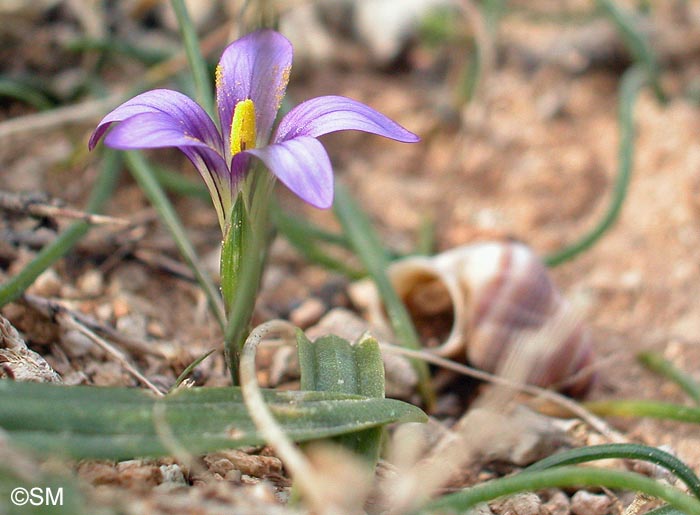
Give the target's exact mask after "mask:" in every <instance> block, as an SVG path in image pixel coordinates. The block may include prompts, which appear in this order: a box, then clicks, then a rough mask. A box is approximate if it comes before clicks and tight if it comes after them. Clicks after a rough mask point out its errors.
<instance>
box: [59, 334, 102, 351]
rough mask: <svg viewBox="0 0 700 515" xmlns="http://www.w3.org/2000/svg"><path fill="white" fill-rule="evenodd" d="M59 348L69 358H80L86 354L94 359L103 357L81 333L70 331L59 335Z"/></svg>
mask: <svg viewBox="0 0 700 515" xmlns="http://www.w3.org/2000/svg"><path fill="white" fill-rule="evenodd" d="M61 348H62V349H63V350H64V351H65V353H66V354H68V355H69V356H70V357H71V358H80V357H82V356H85V355H87V354H92V355H93V356H95V357H101V356H104V353H103V352H102V351H101V350H100V349H99V348H98V347H97V346H96V345H95V344H94V343H93V342H92V341H91V340H90V338H88V337H87V336H85V335H84V334H83V333H81V332H79V331H76V330H75V329H71V330H69V331H65V332H62V333H61Z"/></svg>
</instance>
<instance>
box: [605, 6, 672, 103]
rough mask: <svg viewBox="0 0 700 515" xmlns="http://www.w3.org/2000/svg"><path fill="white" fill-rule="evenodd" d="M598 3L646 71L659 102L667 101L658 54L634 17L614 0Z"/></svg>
mask: <svg viewBox="0 0 700 515" xmlns="http://www.w3.org/2000/svg"><path fill="white" fill-rule="evenodd" d="M596 5H597V6H598V8H599V9H600V10H601V11H602V12H603V13H604V14H605V15H606V16H607V17H608V18H609V19H610V20H611V21H612V22H613V24H614V25H615V27H616V28H617V30H618V31H619V33H620V36H621V37H622V40H623V42H624V43H625V45H626V46H627V48H628V49H629V51H630V53H631V54H632V56H633V57H634V60H635V61H636V63H637V64H638V65H639V66H641V67H643V68H644V70H645V71H646V73H647V77H648V79H649V82H650V83H651V86H652V88H653V89H654V93H655V94H656V98H657V99H658V100H659V102H666V95H665V93H664V92H663V89H662V88H661V82H660V77H659V63H658V61H657V59H656V55H655V54H654V52H653V50H652V49H651V45H649V42H648V41H647V39H646V38H645V37H644V35H643V34H642V33H641V31H640V30H639V27H638V26H637V24H636V23H635V19H634V17H633V16H632V15H631V14H630V13H628V12H627V11H626V10H625V9H623V8H621V7H620V5H619V2H615V1H614V0H596Z"/></svg>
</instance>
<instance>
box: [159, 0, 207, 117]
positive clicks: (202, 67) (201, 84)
mask: <svg viewBox="0 0 700 515" xmlns="http://www.w3.org/2000/svg"><path fill="white" fill-rule="evenodd" d="M170 5H171V6H172V8H173V11H175V17H176V18H177V24H178V26H179V27H180V34H181V35H182V41H183V44H184V45H185V52H186V54H187V61H188V62H189V63H190V68H191V69H192V78H193V79H194V87H195V93H196V96H197V100H198V101H199V103H200V105H201V106H202V107H203V108H204V109H205V110H206V112H207V113H209V115H210V116H212V115H213V114H214V108H215V105H214V96H213V94H212V89H211V78H210V77H209V71H208V70H207V63H206V61H205V60H204V57H203V56H202V50H201V49H200V48H199V40H198V39H197V31H196V30H195V28H194V25H193V24H192V20H191V19H190V16H189V14H187V8H186V7H185V2H184V0H170Z"/></svg>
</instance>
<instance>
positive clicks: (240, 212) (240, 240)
mask: <svg viewBox="0 0 700 515" xmlns="http://www.w3.org/2000/svg"><path fill="white" fill-rule="evenodd" d="M251 243H252V241H251V227H250V219H249V218H248V210H247V209H246V205H245V201H244V200H243V194H242V193H239V194H238V197H237V198H236V202H235V204H234V205H233V210H232V211H231V222H230V223H229V224H228V226H227V227H226V234H225V235H224V241H223V242H222V245H221V263H220V266H221V274H220V275H221V293H222V296H223V298H224V306H225V308H226V311H228V310H229V309H231V305H232V304H233V300H234V298H235V296H236V293H237V291H238V288H237V286H238V283H239V279H240V274H241V262H242V259H243V256H244V255H246V247H247V246H248V245H251Z"/></svg>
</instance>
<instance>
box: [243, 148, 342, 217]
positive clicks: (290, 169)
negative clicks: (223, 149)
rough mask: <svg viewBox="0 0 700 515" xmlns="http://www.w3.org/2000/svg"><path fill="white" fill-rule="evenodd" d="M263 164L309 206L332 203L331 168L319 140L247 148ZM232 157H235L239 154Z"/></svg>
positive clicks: (322, 205)
mask: <svg viewBox="0 0 700 515" xmlns="http://www.w3.org/2000/svg"><path fill="white" fill-rule="evenodd" d="M241 154H252V155H254V156H256V157H258V158H259V159H260V160H262V161H263V163H265V165H266V166H267V167H268V168H269V169H270V171H271V172H272V173H273V174H275V175H276V176H277V178H278V179H279V180H280V181H282V182H283V183H284V185H285V186H287V187H288V188H289V189H290V190H292V192H293V193H295V194H296V195H298V196H299V197H300V198H301V199H302V200H304V201H305V202H308V203H309V204H311V205H312V206H315V207H318V208H321V209H326V208H329V207H331V204H332V203H333V168H332V167H331V161H330V159H329V158H328V154H327V153H326V149H324V148H323V145H321V142H320V141H318V140H317V139H315V138H311V137H309V136H300V137H298V138H294V139H290V140H287V141H283V142H281V143H276V144H274V145H269V146H267V147H264V148H258V149H254V150H246V151H245V152H241ZM241 154H237V155H236V156H234V160H235V159H236V158H238V156H239V155H241Z"/></svg>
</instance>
